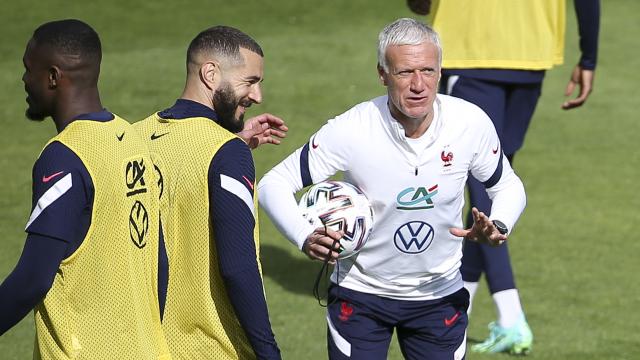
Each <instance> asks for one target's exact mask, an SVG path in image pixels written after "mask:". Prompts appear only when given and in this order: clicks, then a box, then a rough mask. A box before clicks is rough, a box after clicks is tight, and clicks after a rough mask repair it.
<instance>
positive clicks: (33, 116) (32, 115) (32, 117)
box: [24, 107, 47, 121]
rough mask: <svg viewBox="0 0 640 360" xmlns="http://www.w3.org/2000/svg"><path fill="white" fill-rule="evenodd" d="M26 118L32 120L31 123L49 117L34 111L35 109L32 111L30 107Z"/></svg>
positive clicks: (25, 114)
mask: <svg viewBox="0 0 640 360" xmlns="http://www.w3.org/2000/svg"><path fill="white" fill-rule="evenodd" d="M24 116H26V117H27V119H29V120H31V121H43V120H44V119H45V118H46V117H47V116H46V115H44V114H42V113H39V112H36V111H34V110H33V109H31V108H30V107H29V108H27V110H26V111H25V112H24Z"/></svg>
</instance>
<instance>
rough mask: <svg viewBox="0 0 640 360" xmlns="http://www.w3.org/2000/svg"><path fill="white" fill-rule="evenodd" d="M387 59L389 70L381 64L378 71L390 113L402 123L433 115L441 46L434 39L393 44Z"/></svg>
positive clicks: (421, 119)
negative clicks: (387, 96) (411, 43)
mask: <svg viewBox="0 0 640 360" xmlns="http://www.w3.org/2000/svg"><path fill="white" fill-rule="evenodd" d="M386 62H387V64H388V65H387V67H388V70H389V71H388V72H386V71H385V70H384V69H383V68H382V67H380V66H379V67H378V73H379V75H380V78H381V80H382V82H383V84H384V85H385V86H386V87H387V93H388V95H389V110H390V111H391V115H392V116H393V117H394V118H395V119H396V120H398V121H399V122H401V123H404V122H422V121H424V120H425V119H427V118H428V116H431V114H432V113H433V102H434V100H435V98H436V93H437V91H438V82H439V81H440V60H439V51H438V47H437V46H436V45H434V44H433V43H431V42H423V43H421V44H419V45H390V46H389V47H387V50H386ZM428 120H429V121H430V119H428Z"/></svg>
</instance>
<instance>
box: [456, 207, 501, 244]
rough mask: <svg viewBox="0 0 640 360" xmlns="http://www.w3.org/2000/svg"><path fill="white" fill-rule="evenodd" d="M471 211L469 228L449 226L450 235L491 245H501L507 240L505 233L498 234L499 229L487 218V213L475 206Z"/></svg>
mask: <svg viewBox="0 0 640 360" xmlns="http://www.w3.org/2000/svg"><path fill="white" fill-rule="evenodd" d="M471 213H472V214H473V226H472V227H471V229H468V230H464V229H459V228H451V229H449V232H450V233H451V234H452V235H455V236H459V237H463V238H465V239H469V240H471V241H475V242H479V243H482V244H489V245H491V246H498V245H502V243H503V242H505V241H506V240H507V235H503V234H500V231H498V229H497V228H496V226H495V225H494V224H493V222H492V221H491V220H489V217H488V216H487V215H485V214H484V213H483V212H481V211H478V209H476V208H475V207H474V208H472V209H471Z"/></svg>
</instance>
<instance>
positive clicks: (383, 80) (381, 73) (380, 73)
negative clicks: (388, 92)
mask: <svg viewBox="0 0 640 360" xmlns="http://www.w3.org/2000/svg"><path fill="white" fill-rule="evenodd" d="M386 74H387V73H386V72H385V71H384V69H383V68H382V66H381V65H380V64H378V77H379V78H380V82H381V83H382V85H384V86H387V78H386V76H385V75H386Z"/></svg>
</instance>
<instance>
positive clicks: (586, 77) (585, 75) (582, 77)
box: [562, 65, 593, 110]
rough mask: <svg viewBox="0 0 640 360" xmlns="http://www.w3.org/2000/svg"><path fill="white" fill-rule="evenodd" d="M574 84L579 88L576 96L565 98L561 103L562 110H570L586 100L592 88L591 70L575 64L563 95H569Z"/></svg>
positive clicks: (573, 88) (574, 87)
mask: <svg viewBox="0 0 640 360" xmlns="http://www.w3.org/2000/svg"><path fill="white" fill-rule="evenodd" d="M576 86H577V87H578V88H579V89H580V91H579V93H578V96H577V97H576V98H575V99H570V100H566V101H565V102H564V103H562V108H563V109H564V110H571V109H573V108H577V107H580V106H582V104H584V103H585V102H586V101H587V98H588V97H589V94H591V91H592V90H593V70H585V69H583V68H582V67H581V66H580V65H576V67H575V68H573V72H571V79H569V83H568V84H567V87H566V89H565V91H564V96H567V97H568V96H571V95H572V94H573V92H574V90H575V89H576Z"/></svg>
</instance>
